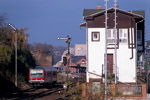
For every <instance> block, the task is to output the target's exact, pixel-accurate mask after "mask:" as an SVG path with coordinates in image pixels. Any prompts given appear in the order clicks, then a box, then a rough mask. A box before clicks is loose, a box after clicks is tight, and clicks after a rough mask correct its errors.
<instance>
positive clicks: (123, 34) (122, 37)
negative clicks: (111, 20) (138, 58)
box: [119, 29, 128, 43]
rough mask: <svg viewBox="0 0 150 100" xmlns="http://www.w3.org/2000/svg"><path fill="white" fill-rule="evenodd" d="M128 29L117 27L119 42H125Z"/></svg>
mask: <svg viewBox="0 0 150 100" xmlns="http://www.w3.org/2000/svg"><path fill="white" fill-rule="evenodd" d="M127 36H128V30H127V29H119V43H127V38H128V37H127Z"/></svg>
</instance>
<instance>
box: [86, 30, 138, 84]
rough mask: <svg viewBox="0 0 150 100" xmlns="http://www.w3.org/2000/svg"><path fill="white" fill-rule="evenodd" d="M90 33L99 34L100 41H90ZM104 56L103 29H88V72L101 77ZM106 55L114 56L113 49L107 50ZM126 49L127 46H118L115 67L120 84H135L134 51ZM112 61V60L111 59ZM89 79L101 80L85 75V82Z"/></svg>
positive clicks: (88, 74) (91, 75)
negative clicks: (116, 67)
mask: <svg viewBox="0 0 150 100" xmlns="http://www.w3.org/2000/svg"><path fill="white" fill-rule="evenodd" d="M92 32H100V41H98V42H95V41H94V42H93V41H92V39H91V38H92V37H91V36H92V35H91V34H92ZM104 54H105V28H88V61H89V62H88V72H92V73H95V74H98V75H102V65H104ZM108 54H113V55H114V49H108ZM131 56H132V49H129V48H128V44H121V43H120V44H119V49H117V66H118V76H119V81H120V82H136V80H135V79H136V49H133V59H130V58H131ZM113 60H114V58H113ZM89 78H101V77H99V76H96V75H93V74H90V73H87V82H89Z"/></svg>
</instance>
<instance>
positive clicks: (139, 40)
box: [137, 30, 142, 45]
mask: <svg viewBox="0 0 150 100" xmlns="http://www.w3.org/2000/svg"><path fill="white" fill-rule="evenodd" d="M137 44H138V45H142V30H137Z"/></svg>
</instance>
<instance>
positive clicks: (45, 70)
mask: <svg viewBox="0 0 150 100" xmlns="http://www.w3.org/2000/svg"><path fill="white" fill-rule="evenodd" d="M56 82H57V68H55V67H44V66H38V67H35V68H30V69H29V83H31V84H39V85H45V84H54V83H56Z"/></svg>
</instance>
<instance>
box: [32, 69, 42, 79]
mask: <svg viewBox="0 0 150 100" xmlns="http://www.w3.org/2000/svg"><path fill="white" fill-rule="evenodd" d="M30 77H31V78H43V70H31V72H30Z"/></svg>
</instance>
